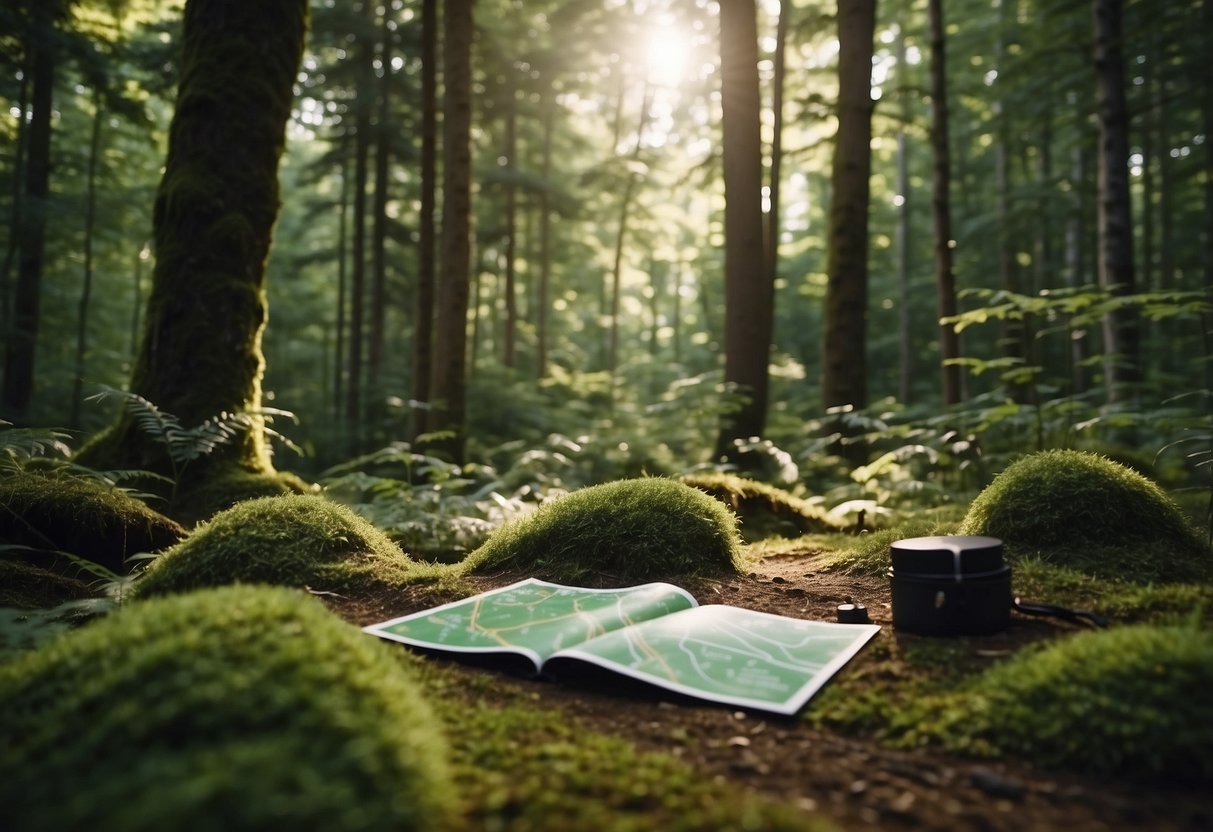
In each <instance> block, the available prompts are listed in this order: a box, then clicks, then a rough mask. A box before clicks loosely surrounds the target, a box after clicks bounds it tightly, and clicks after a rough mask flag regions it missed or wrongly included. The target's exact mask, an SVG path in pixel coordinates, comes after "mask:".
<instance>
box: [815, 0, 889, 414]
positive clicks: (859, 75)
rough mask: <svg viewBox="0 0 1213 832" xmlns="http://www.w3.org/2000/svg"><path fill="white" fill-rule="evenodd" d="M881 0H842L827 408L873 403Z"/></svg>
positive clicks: (827, 326)
mask: <svg viewBox="0 0 1213 832" xmlns="http://www.w3.org/2000/svg"><path fill="white" fill-rule="evenodd" d="M875 29H876V2H875V0H843V2H840V3H839V4H838V42H839V50H838V133H837V136H836V137H835V140H834V163H833V174H832V196H831V198H830V215H829V243H828V246H829V251H828V255H827V261H828V262H827V267H826V270H827V274H828V278H827V281H828V282H827V285H826V302H825V340H824V344H823V355H822V367H823V377H822V385H821V386H822V399H823V403H824V404H825V406H826V407H827V408H830V407H840V406H847V405H849V406H851V407H853V408H855V409H856V410H860V409H862V408H864V407H866V406H867V313H868V203H869V193H870V180H871V170H872V150H871V146H872V39H873V37H874V36H875Z"/></svg>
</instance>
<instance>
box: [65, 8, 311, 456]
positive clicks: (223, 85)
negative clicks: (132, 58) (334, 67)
mask: <svg viewBox="0 0 1213 832" xmlns="http://www.w3.org/2000/svg"><path fill="white" fill-rule="evenodd" d="M307 8H308V7H307V3H306V2H304V0H263V2H259V3H255V4H253V3H247V2H244V0H189V2H188V3H187V4H186V7H185V20H184V28H183V47H184V48H183V54H182V58H181V82H180V86H179V89H178V93H177V103H176V108H175V111H174V113H173V119H172V124H171V127H170V130H169V149H168V158H167V161H166V163H165V169H164V174H163V176H162V178H161V181H160V186H159V189H158V191H157V194H156V200H155V205H154V210H153V218H152V222H153V232H154V240H155V252H156V265H155V269H154V271H153V275H152V289H151V293H150V296H149V298H148V308H147V314H146V316H145V322H144V331H143V339H142V343H141V347H140V352H139V358H138V360H137V362H136V364H135V367H134V369H133V371H132V375H131V385H130V386H131V390H132V392H134V393H137V394H139V395H141V396H143V397H145V398H147V399H149V400H150V401H152V402H153V403H154V404H156V405H157V406H158V407H159V408H160V409H162V410H164V411H167V412H169V413H172V414H174V415H176V416H177V417H178V418H180V419H181V421H182V423H183V424H184V425H185V426H187V427H188V426H192V425H197V424H199V423H201V422H203V421H205V420H206V419H207V418H210V417H213V416H217V415H219V414H220V413H223V412H225V411H226V412H246V413H252V414H254V415H255V414H256V413H257V412H258V411H259V410H260V408H261V403H262V400H261V377H262V373H263V372H264V369H265V360H264V356H263V354H262V350H261V336H262V331H263V330H264V327H265V322H266V314H267V306H266V298H265V263H266V258H267V256H268V254H269V248H270V242H271V236H272V231H273V226H274V223H275V221H276V219H277V216H278V210H279V191H278V161H279V159H280V157H281V155H282V151H283V148H284V146H285V133H286V123H287V120H288V119H289V118H290V114H291V104H292V101H293V97H294V93H293V86H294V83H295V77H296V73H297V72H298V69H299V62H300V59H301V57H302V54H303V43H304V34H305V30H306V24H307ZM80 456H81V459H82V461H83V460H87V462H86V464H90V465H100V466H101V467H116V466H122V467H131V468H139V469H145V470H153V471H165V470H166V469H168V467H169V466H168V464H167V463H168V460H167V457H166V456H165V451H164V448H163V446H162V445H160V444H159V443H157V442H155V441H154V440H152V439H151V438H149V437H147V436H146V435H144V434H142V433H140V432H139V430H138V429H137V427H136V425H135V424H133V422H132V420H131V419H130V418H129V416H127V415H126V414H125V413H124V415H123V416H121V417H120V418H119V419H118V421H117V422H116V423H115V424H114V425H113V426H111V427H110V428H109V429H108V430H107V431H106V432H105V433H103V434H102V435H101V436H99V437H97V438H96V440H95V441H94V442H92V443H90V445H89V446H88V447H86V448H84V449H82V451H81V455H80ZM233 468H239V469H242V470H245V471H249V472H252V473H263V474H270V473H273V470H274V469H273V467H272V465H271V463H270V456H269V451H268V447H267V445H266V441H265V436H264V432H263V431H262V430H260V428H259V426H257V425H254V427H253V428H252V429H250V430H248V431H247V432H246V433H245V434H244V435H242V436H241V437H240V440H239V441H237V442H233V443H231V444H229V445H226V446H222V447H220V448H218V449H217V450H216V451H215V452H213V453H212V454H211V455H210V456H209V457H206V460H205V464H204V463H203V462H199V463H196V464H195V465H192V466H190V474H191V478H193V479H197V478H202V477H205V476H209V475H213V474H216V473H218V472H219V471H228V470H231V469H233Z"/></svg>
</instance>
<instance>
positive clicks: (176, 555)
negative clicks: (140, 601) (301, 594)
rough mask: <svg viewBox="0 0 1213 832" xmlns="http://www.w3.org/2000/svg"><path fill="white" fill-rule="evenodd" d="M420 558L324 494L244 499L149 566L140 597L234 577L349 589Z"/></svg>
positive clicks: (398, 573)
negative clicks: (403, 549)
mask: <svg viewBox="0 0 1213 832" xmlns="http://www.w3.org/2000/svg"><path fill="white" fill-rule="evenodd" d="M419 568H420V565H419V564H417V563H415V562H414V561H413V560H411V559H410V558H409V557H408V556H407V555H405V554H404V553H403V552H402V551H401V550H400V548H399V547H398V546H396V544H394V543H392V541H391V540H389V539H388V538H387V536H386V535H384V534H383V532H381V531H379V530H378V529H376V528H375V527H374V526H372V525H371V524H370V523H368V522H367V521H366V520H363V519H362V518H361V517H359V516H358V515H356V514H355V513H354V512H352V511H351V510H350V509H348V508H346V507H344V506H340V505H337V504H336V503H333V502H331V501H329V500H326V499H324V498H323V497H318V496H312V495H288V496H282V497H263V498H261V499H257V500H248V501H245V502H243V503H237V504H236V505H235V506H233V507H232V508H230V509H228V510H227V511H223V512H220V513H219V514H217V515H215V516H214V518H212V519H211V520H210V522H208V523H205V524H203V525H201V526H199V527H198V528H197V529H195V530H194V531H193V532H192V533H191V534H190V535H189V537H187V538H185V540H183V541H181V543H179V544H177V545H176V546H174V547H172V548H171V549H169V550H168V551H166V552H165V553H164V554H163V555H161V556H160V558H158V559H157V560H156V561H155V562H154V563H153V564H152V565H151V566H149V567H148V569H147V571H146V572H145V574H144V576H143V578H142V580H140V582H139V584H138V587H137V590H136V594H137V596H138V597H147V596H154V595H165V594H169V593H174V592H187V591H189V590H193V589H199V588H202V587H213V586H222V585H225V584H232V583H264V584H275V585H281V586H292V587H305V586H306V587H309V588H312V589H321V590H331V589H342V588H346V587H349V586H351V585H354V584H357V583H376V582H377V583H380V584H391V583H395V582H398V581H400V580H403V579H405V576H407V575H409V574H411V572H410V570H414V569H419Z"/></svg>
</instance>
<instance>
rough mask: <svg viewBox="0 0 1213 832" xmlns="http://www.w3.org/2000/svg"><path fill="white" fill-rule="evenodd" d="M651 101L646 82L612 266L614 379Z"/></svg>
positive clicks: (610, 341)
mask: <svg viewBox="0 0 1213 832" xmlns="http://www.w3.org/2000/svg"><path fill="white" fill-rule="evenodd" d="M650 102H651V99H650V97H649V86H648V84H647V83H646V84H645V86H644V93H643V94H642V95H641V97H640V121H639V122H638V123H637V125H636V144H635V145H633V146H632V153H631V155H630V156H629V157H628V161H627V163H626V167H625V173H624V177H625V179H624V183H623V195H622V196H621V197H620V198H619V229H618V231H616V232H615V259H614V265H613V266H612V268H611V305H610V312H609V314H608V321H609V324H608V327H609V329H608V332H607V364H606V368H607V372H608V373H610V374H611V378H612V380H613V379H614V377H615V370H616V369H617V367H618V366H619V299H620V296H621V295H622V293H623V251H624V246H625V244H626V242H627V235H628V219H629V218H630V216H631V211H632V197H633V196H634V195H635V193H636V185H637V184H638V183H639V176H640V174H639V173H638V172H637V170H636V167H637V166H638V165H639V164H640V151H641V140H642V138H643V136H644V128H645V127H646V126H647V125H648V122H649V106H650Z"/></svg>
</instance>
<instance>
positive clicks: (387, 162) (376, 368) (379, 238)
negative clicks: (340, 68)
mask: <svg viewBox="0 0 1213 832" xmlns="http://www.w3.org/2000/svg"><path fill="white" fill-rule="evenodd" d="M390 15H391V12H390V6H384V13H383V18H382V20H381V21H380V23H381V25H382V27H383V35H382V39H381V41H380V48H379V64H380V67H381V68H382V73H383V74H382V75H381V76H379V84H378V88H379V90H378V104H379V106H378V113H377V115H376V118H375V129H374V134H375V137H374V138H375V192H374V202H373V205H374V207H373V208H372V213H371V218H372V228H371V273H372V274H371V316H370V317H371V325H370V345H369V347H368V348H367V362H366V370H367V388H368V393H369V399H368V408H367V409H368V416H370V417H371V422H372V425H373V428H372V429H373V430H378V429H379V427H380V425H379V421H380V419H381V418H382V416H383V412H384V407H383V402H384V392H383V361H384V352H385V348H386V340H387V306H388V303H387V224H388V215H387V203H388V187H389V185H390V182H391V180H390V176H389V171H390V170H391V161H392V128H391V123H390V122H391V117H392V109H391V100H392V99H391V96H392V28H391V26H390V25H389V24H390V23H391V17H390Z"/></svg>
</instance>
